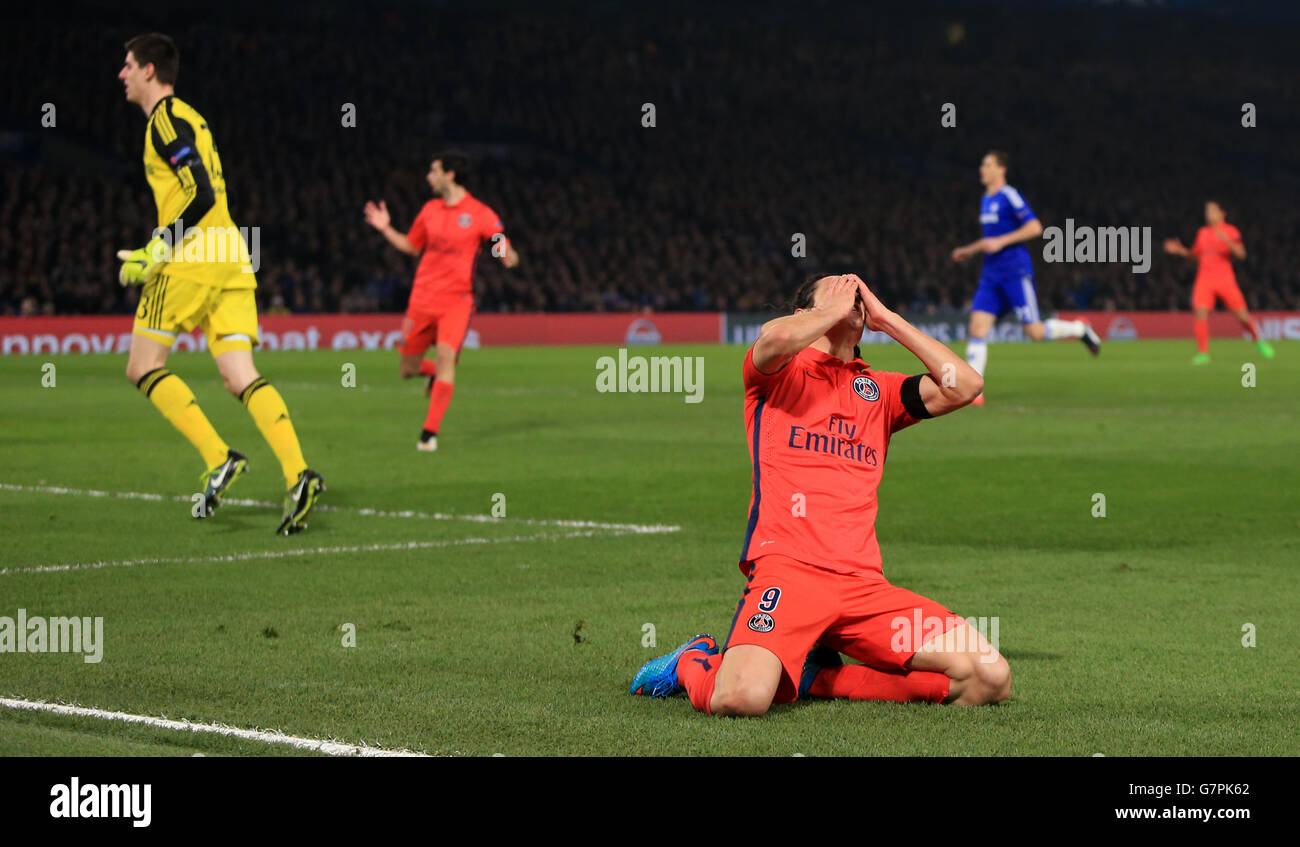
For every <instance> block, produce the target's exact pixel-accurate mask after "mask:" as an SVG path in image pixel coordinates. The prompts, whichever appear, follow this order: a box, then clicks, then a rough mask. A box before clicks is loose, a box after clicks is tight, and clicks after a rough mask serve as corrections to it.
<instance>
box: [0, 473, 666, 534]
mask: <svg viewBox="0 0 1300 847" xmlns="http://www.w3.org/2000/svg"><path fill="white" fill-rule="evenodd" d="M0 491H13V492H20V493H24V492H25V493H32V494H60V495H70V496H74V497H111V498H113V499H117V500H148V501H150V502H154V503H162V502H166V501H168V500H171V501H175V502H178V503H191V502H193V497H192V496H191V497H184V496H180V495H167V494H153V493H149V492H143V491H97V490H95V489H92V488H65V487H63V486H59V485H15V484H13V483H8V482H0ZM196 493H197V492H196ZM221 505H222V506H251V507H253V508H260V509H268V508H269V509H279V508H280V504H279V503H269V502H267V501H264V500H247V499H242V498H239V497H223V498H222V499H221ZM315 510H316V511H318V512H344V513H352V514H357V515H365V516H366V517H376V518H416V519H419V520H430V521H470V522H473V523H516V524H523V525H524V526H557V527H570V528H579V527H581V528H587V529H610V530H619V531H626V532H634V533H637V534H639V535H640V534H645V535H650V534H657V533H664V532H678V531H679V530H680V529H681V527H680V526H675V525H668V524H631V523H604V522H601V521H584V520H567V519H561V518H498V517H493V516H492V515H453V514H447V513H444V512H419V511H415V510H413V509H402V510H397V511H394V510H388V509H372V508H367V507H363V506H331V505H329V504H327V503H321V504H320V505H318V506H316V507H315Z"/></svg>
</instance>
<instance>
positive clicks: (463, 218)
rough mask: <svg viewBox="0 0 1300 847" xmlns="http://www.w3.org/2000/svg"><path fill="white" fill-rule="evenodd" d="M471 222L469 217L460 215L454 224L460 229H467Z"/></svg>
mask: <svg viewBox="0 0 1300 847" xmlns="http://www.w3.org/2000/svg"><path fill="white" fill-rule="evenodd" d="M472 220H473V219H472V218H471V217H470V216H469V215H461V216H460V217H459V218H457V219H456V223H458V224H460V225H461V226H462V227H467V226H469V225H470V221H472Z"/></svg>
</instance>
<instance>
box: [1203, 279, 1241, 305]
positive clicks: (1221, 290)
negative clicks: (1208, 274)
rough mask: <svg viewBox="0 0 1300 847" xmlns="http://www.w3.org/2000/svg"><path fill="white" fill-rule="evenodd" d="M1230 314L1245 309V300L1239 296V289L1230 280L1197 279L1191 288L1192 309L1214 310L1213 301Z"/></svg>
mask: <svg viewBox="0 0 1300 847" xmlns="http://www.w3.org/2000/svg"><path fill="white" fill-rule="evenodd" d="M1216 298H1217V299H1219V300H1222V301H1223V305H1224V306H1226V307H1227V308H1228V310H1229V311H1231V312H1240V311H1242V310H1243V309H1245V308H1246V298H1245V297H1243V296H1241V289H1240V288H1238V287H1237V283H1236V282H1234V281H1233V280H1231V279H1198V280H1196V285H1194V286H1193V287H1192V308H1195V309H1209V310H1211V311H1213V310H1214V301H1215V299H1216Z"/></svg>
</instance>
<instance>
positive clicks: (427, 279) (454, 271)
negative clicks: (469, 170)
mask: <svg viewBox="0 0 1300 847" xmlns="http://www.w3.org/2000/svg"><path fill="white" fill-rule="evenodd" d="M501 231H502V227H501V219H500V218H499V217H497V213H496V212H494V211H492V209H490V208H489V207H488V206H486V205H484V204H483V203H480V202H479V201H478V200H477V199H475V198H474V197H473V195H471V194H469V193H466V194H465V196H464V197H462V198H461V200H460V202H459V203H457V204H456V205H455V206H448V205H447V204H446V203H444V202H443V201H442V198H441V197H435V198H434V199H432V200H430V201H429V202H428V203H425V204H424V208H423V209H421V210H420V214H418V215H416V217H415V223H413V224H411V231H410V232H408V233H407V234H406V238H407V240H408V241H410V242H411V244H412V246H414V247H415V249H417V250H422V251H423V255H421V256H420V264H419V267H417V268H416V269H415V283H414V284H413V285H412V286H411V302H410V306H409V307H408V308H410V309H413V310H416V311H426V312H436V311H437V310H438V309H439V308H440V307H441V306H442V305H444V304H445V303H446V301H447V300H449V299H454V298H456V297H462V296H464V295H466V294H472V293H473V291H474V264H475V262H476V261H477V260H478V254H479V250H480V249H481V248H482V246H483V242H485V241H489V240H491V238H492V236H494V235H496V234H497V233H499V232H501Z"/></svg>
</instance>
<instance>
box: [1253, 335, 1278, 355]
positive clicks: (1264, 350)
mask: <svg viewBox="0 0 1300 847" xmlns="http://www.w3.org/2000/svg"><path fill="white" fill-rule="evenodd" d="M1257 346H1258V347H1259V353H1260V355H1261V356H1263V357H1264V358H1265V359H1271V358H1273V357H1274V356H1276V355H1277V353H1275V352H1273V345H1272V344H1269V343H1268V342H1267V341H1265V340H1264V339H1262V338H1261V339H1260V340H1259V344H1258V345H1257Z"/></svg>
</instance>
